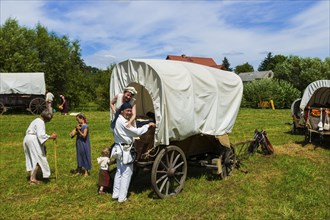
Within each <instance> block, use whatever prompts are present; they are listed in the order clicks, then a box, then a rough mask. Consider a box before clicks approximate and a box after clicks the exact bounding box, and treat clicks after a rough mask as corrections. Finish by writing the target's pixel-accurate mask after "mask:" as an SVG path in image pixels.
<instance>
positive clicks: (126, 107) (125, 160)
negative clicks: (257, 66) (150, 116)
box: [111, 102, 156, 202]
mask: <svg viewBox="0 0 330 220" xmlns="http://www.w3.org/2000/svg"><path fill="white" fill-rule="evenodd" d="M131 116H132V106H131V105H130V104H129V103H128V102H125V103H123V104H122V106H121V107H120V109H119V111H118V112H117V114H116V117H115V119H114V125H115V126H114V128H113V134H114V139H115V145H114V147H113V149H112V152H111V157H112V158H116V160H117V171H116V175H115V180H114V184H113V193H112V198H113V199H118V202H125V201H126V200H127V192H128V188H129V184H130V181H131V177H132V174H133V162H134V158H132V155H131V154H130V149H131V147H132V145H133V140H134V139H133V137H138V136H141V135H142V134H144V133H146V132H147V131H148V128H149V127H150V126H151V127H155V126H156V124H155V123H153V122H150V123H149V124H146V125H144V126H142V127H140V128H136V127H133V126H131V127H127V126H126V125H127V123H128V121H129V119H130V118H131Z"/></svg>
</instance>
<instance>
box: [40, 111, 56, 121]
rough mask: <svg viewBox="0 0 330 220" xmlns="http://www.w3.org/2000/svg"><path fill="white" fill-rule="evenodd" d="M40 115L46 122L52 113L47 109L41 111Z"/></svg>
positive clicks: (50, 118)
mask: <svg viewBox="0 0 330 220" xmlns="http://www.w3.org/2000/svg"><path fill="white" fill-rule="evenodd" d="M40 116H41V117H42V118H43V119H44V121H45V122H48V121H50V120H52V118H53V114H52V113H51V112H50V111H48V110H44V111H43V112H41V114H40Z"/></svg>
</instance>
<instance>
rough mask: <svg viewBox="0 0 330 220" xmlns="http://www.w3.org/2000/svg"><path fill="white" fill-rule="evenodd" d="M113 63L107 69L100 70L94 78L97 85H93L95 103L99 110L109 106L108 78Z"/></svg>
mask: <svg viewBox="0 0 330 220" xmlns="http://www.w3.org/2000/svg"><path fill="white" fill-rule="evenodd" d="M113 68H114V65H111V66H109V67H108V68H107V70H100V71H99V74H97V79H96V80H95V82H96V84H97V86H96V87H95V93H96V96H95V97H96V103H97V104H98V106H99V108H98V109H99V110H109V108H110V94H109V91H110V78H111V74H112V70H113Z"/></svg>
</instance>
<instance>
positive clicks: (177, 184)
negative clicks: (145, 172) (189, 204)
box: [151, 145, 187, 198]
mask: <svg viewBox="0 0 330 220" xmlns="http://www.w3.org/2000/svg"><path fill="white" fill-rule="evenodd" d="M186 177H187V159H186V156H185V155H184V153H183V151H182V150H181V149H180V148H179V147H177V146H174V145H170V146H167V147H166V148H164V149H162V150H161V151H160V152H159V153H158V155H157V157H156V159H155V161H154V163H153V166H152V171H151V183H152V186H153V188H154V190H155V192H156V194H157V195H158V196H159V197H160V198H165V197H169V196H175V195H177V194H178V193H179V192H180V191H181V190H182V189H183V186H184V182H185V180H186Z"/></svg>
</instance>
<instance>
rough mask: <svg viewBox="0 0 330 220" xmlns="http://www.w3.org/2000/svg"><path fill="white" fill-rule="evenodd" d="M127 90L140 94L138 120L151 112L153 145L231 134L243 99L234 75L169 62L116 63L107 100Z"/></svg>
mask: <svg viewBox="0 0 330 220" xmlns="http://www.w3.org/2000/svg"><path fill="white" fill-rule="evenodd" d="M126 86H133V87H135V89H136V90H137V91H138V94H137V95H136V96H135V98H136V99H137V102H136V103H137V115H138V116H139V115H145V114H146V113H147V112H148V111H151V112H154V113H155V117H156V124H157V128H156V131H155V145H159V144H165V145H168V144H169V143H170V141H177V140H183V139H185V138H187V137H190V136H192V135H195V134H208V135H223V134H228V133H230V132H231V130H232V128H233V126H234V123H235V120H236V117H237V114H238V111H239V107H240V103H241V98H242V94H243V84H242V80H241V79H240V77H239V76H238V75H236V74H235V73H233V72H228V71H223V70H219V69H216V68H212V67H207V66H204V65H199V64H194V63H188V62H182V61H172V60H152V59H145V60H126V61H123V62H121V63H119V64H117V65H116V66H115V67H114V70H113V72H112V76H111V80H110V100H111V99H112V98H113V97H114V96H115V95H117V94H118V93H120V92H123V90H124V88H125V87H126ZM111 117H112V118H113V115H112V116H111Z"/></svg>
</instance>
